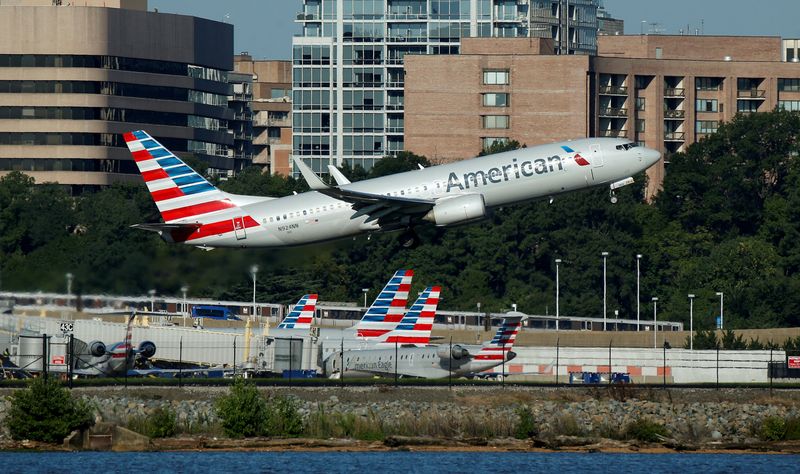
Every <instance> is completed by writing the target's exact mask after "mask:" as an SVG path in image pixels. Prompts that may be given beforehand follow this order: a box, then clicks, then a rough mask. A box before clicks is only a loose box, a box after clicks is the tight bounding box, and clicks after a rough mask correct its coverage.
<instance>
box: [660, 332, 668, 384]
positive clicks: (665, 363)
mask: <svg viewBox="0 0 800 474" xmlns="http://www.w3.org/2000/svg"><path fill="white" fill-rule="evenodd" d="M661 371H662V372H663V374H662V377H663V382H662V384H663V387H664V389H666V388H667V341H666V340H664V361H663V363H662V367H661Z"/></svg>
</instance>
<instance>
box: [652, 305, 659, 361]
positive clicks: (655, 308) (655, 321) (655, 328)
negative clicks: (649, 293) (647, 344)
mask: <svg viewBox="0 0 800 474" xmlns="http://www.w3.org/2000/svg"><path fill="white" fill-rule="evenodd" d="M657 335H658V297H657V296H654V297H653V349H655V348H657V347H658V346H657V345H656V336H657Z"/></svg>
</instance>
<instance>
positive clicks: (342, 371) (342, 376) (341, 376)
mask: <svg viewBox="0 0 800 474" xmlns="http://www.w3.org/2000/svg"><path fill="white" fill-rule="evenodd" d="M341 354H342V370H340V371H339V378H340V379H341V381H342V388H344V338H342V352H341Z"/></svg>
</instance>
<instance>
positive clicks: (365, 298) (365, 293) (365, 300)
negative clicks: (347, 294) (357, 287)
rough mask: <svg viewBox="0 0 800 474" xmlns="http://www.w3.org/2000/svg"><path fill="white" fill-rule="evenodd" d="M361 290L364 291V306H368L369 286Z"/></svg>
mask: <svg viewBox="0 0 800 474" xmlns="http://www.w3.org/2000/svg"><path fill="white" fill-rule="evenodd" d="M361 291H363V292H364V307H365V308H366V307H367V292H368V291H369V288H361Z"/></svg>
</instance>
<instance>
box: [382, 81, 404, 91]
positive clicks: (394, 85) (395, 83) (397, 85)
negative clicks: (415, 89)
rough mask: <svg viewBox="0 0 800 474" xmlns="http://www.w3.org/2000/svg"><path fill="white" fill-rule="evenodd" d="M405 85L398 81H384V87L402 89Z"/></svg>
mask: <svg viewBox="0 0 800 474" xmlns="http://www.w3.org/2000/svg"><path fill="white" fill-rule="evenodd" d="M404 86H405V84H404V83H403V82H398V81H389V82H387V83H386V87H389V88H395V89H402V88H403V87H404Z"/></svg>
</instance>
